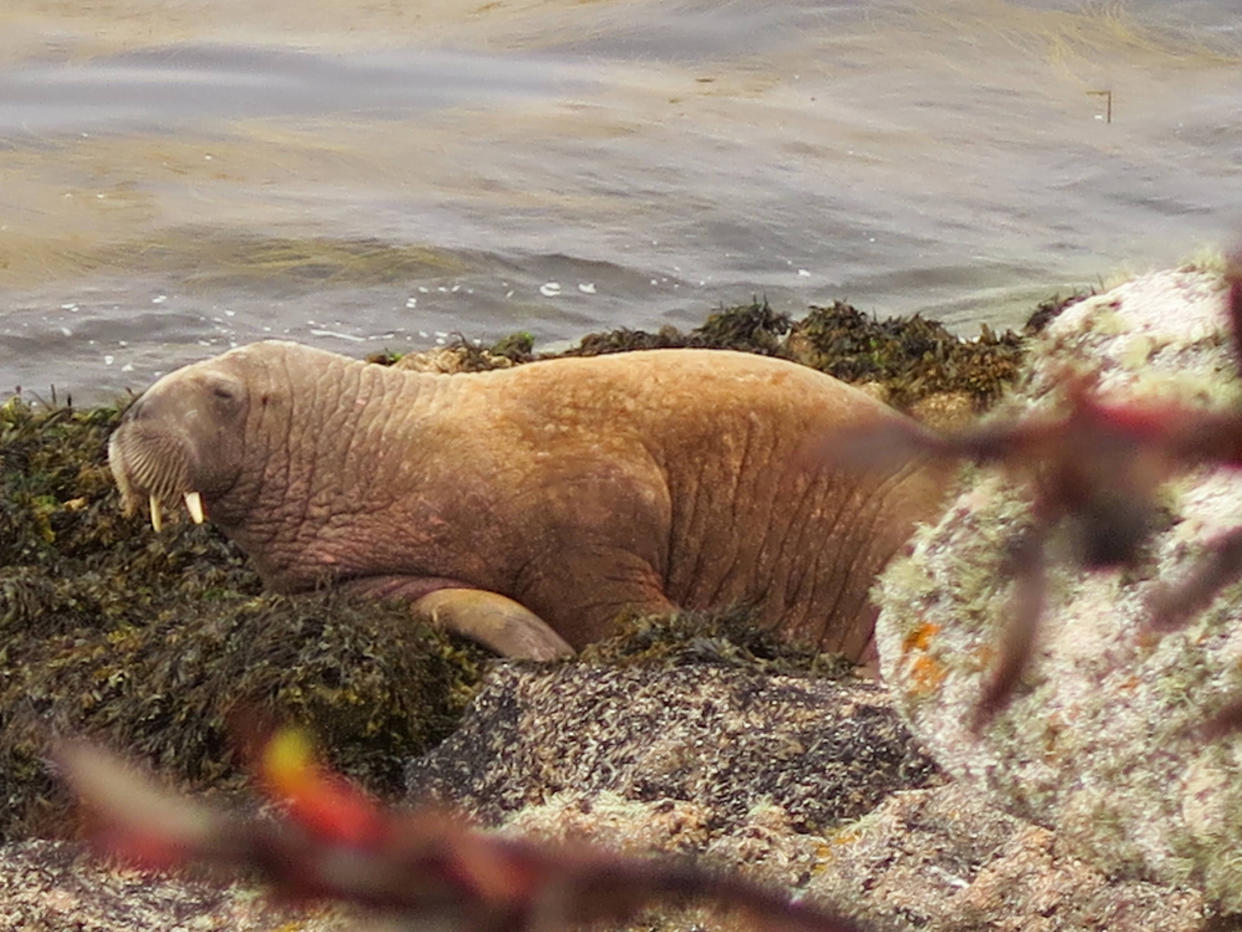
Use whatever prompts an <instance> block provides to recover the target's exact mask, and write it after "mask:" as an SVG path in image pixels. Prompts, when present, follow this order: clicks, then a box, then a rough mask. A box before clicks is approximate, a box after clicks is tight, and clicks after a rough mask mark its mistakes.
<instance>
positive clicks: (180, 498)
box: [108, 354, 250, 531]
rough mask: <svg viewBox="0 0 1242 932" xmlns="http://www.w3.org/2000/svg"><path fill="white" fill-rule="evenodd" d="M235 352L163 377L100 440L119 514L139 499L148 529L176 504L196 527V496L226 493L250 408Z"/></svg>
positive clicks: (236, 469)
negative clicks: (115, 490)
mask: <svg viewBox="0 0 1242 932" xmlns="http://www.w3.org/2000/svg"><path fill="white" fill-rule="evenodd" d="M244 365H245V358H244V356H242V355H241V354H226V355H225V356H221V357H218V358H216V359H210V360H206V361H205V362H201V363H195V364H194V365H190V366H186V367H185V368H182V369H178V370H177V371H175V372H170V373H169V374H168V375H166V376H164V377H163V378H162V379H160V380H159V381H158V382H156V383H155V384H154V385H152V386H151V387H150V388H149V389H147V390H146V391H145V392H144V393H143V394H142V396H141V397H140V398H139V399H138V400H137V401H135V402H134V403H133V404H132V405H130V407H129V409H128V410H127V411H126V412H125V415H124V417H123V418H122V419H121V424H120V426H119V427H118V428H117V429H116V431H115V432H113V434H112V438H111V440H110V441H109V442H108V465H109V466H110V467H111V469H112V475H113V476H114V477H115V478H116V484H117V486H118V487H119V488H120V490H121V498H122V501H123V503H124V506H125V511H126V514H133V512H134V511H135V509H136V508H137V507H138V506H139V503H140V502H142V501H143V500H144V499H145V500H146V501H147V503H148V504H149V507H150V509H151V525H152V526H153V527H154V528H155V529H156V530H157V531H158V530H160V529H161V527H162V526H163V508H164V506H166V505H169V504H173V506H174V507H176V505H177V504H180V503H184V504H185V507H186V509H187V510H188V511H189V514H190V518H191V520H193V521H194V522H195V523H196V524H200V523H202V521H203V519H204V517H205V514H204V509H203V501H204V497H206V498H207V499H208V500H210V499H211V498H212V497H215V496H219V495H222V494H224V493H226V492H227V491H228V490H229V489H230V488H231V487H232V486H233V484H234V483H235V482H236V480H237V477H238V475H239V473H240V471H241V464H242V454H243V449H244V436H245V424H246V417H247V412H248V409H249V406H250V397H249V390H248V387H247V380H246V378H245V377H244V372H243V371H242V367H243V366H244Z"/></svg>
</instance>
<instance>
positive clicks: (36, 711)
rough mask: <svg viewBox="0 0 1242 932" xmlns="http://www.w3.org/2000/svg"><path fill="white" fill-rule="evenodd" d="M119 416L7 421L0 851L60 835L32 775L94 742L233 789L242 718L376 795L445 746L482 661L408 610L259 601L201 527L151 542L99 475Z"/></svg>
mask: <svg viewBox="0 0 1242 932" xmlns="http://www.w3.org/2000/svg"><path fill="white" fill-rule="evenodd" d="M118 417H119V412H118V411H117V409H116V408H111V407H110V408H98V409H94V410H92V411H75V410H73V409H71V408H55V409H52V410H46V409H42V410H38V409H35V408H33V407H31V406H30V405H28V404H26V403H25V402H24V401H22V400H21V399H20V398H14V399H11V400H10V401H8V402H7V403H5V404H4V405H3V406H0V799H3V800H5V801H6V803H7V805H6V806H5V807H3V808H2V809H0V837H5V836H9V835H21V834H27V833H30V832H34V831H40V832H43V833H55V832H56V830H57V829H58V828H61V827H62V822H63V812H64V807H65V805H66V801H65V800H64V798H63V797H62V795H61V791H60V790H59V789H58V788H57V786H56V785H55V783H54V781H53V780H52V779H51V777H50V775H49V773H48V769H47V767H46V765H45V763H44V760H45V758H46V756H47V743H48V740H49V739H50V738H51V737H53V736H55V735H67V734H88V735H91V736H93V737H95V738H96V739H98V740H100V741H103V742H105V743H107V744H110V745H112V746H115V747H119V748H124V749H125V751H126V753H127V754H129V755H131V756H136V757H138V758H139V759H143V760H146V761H147V762H149V763H151V764H152V765H154V766H157V767H158V768H160V769H161V770H166V771H167V772H168V773H169V774H171V775H173V776H175V777H177V778H179V779H180V780H182V781H184V782H186V783H187V784H188V785H190V786H192V787H194V788H197V789H207V788H211V789H215V790H218V791H221V790H222V791H229V790H232V789H236V788H237V787H238V786H239V785H240V783H241V782H242V780H243V779H244V767H243V766H242V765H243V762H242V761H241V760H240V759H239V758H238V757H237V752H236V750H235V748H236V741H235V739H236V737H237V736H236V734H235V733H234V731H235V724H236V719H237V717H238V716H239V715H242V714H251V715H255V716H258V717H259V718H262V719H268V720H272V721H289V722H296V723H299V724H303V725H306V726H308V727H310V728H311V729H313V730H314V731H316V732H317V733H319V734H320V736H321V737H322V739H323V741H324V743H325V745H326V746H327V747H328V748H329V749H330V755H331V761H332V763H333V765H334V766H336V767H338V768H339V769H341V770H342V771H343V772H345V773H348V774H350V775H352V776H353V777H355V778H356V779H358V780H360V781H361V782H362V783H363V784H364V785H366V786H368V787H369V788H371V789H372V790H374V791H376V792H380V793H388V794H398V793H399V792H400V790H401V772H400V771H401V764H402V762H403V761H404V760H405V759H407V758H408V757H409V756H411V755H413V754H417V753H419V752H420V751H422V750H425V749H426V748H427V747H429V746H430V745H431V744H433V743H435V742H436V741H438V740H440V739H441V738H442V737H444V735H446V734H447V733H448V732H449V731H450V730H451V728H452V727H453V724H454V722H455V721H456V719H457V717H458V716H459V715H460V713H461V711H462V710H463V708H464V706H465V704H466V702H467V701H468V699H469V697H470V695H471V694H472V690H473V687H474V686H475V684H476V683H477V681H478V678H479V675H480V666H481V662H482V661H481V658H482V653H481V651H478V650H476V649H474V648H471V647H468V646H463V645H462V644H460V643H459V642H456V641H453V640H450V639H448V638H447V637H445V636H444V635H442V634H439V633H437V632H434V631H431V630H430V629H428V628H426V627H425V626H423V625H421V624H419V623H416V622H415V621H414V619H413V618H412V617H411V616H410V613H409V609H408V607H407V606H405V605H384V604H380V603H363V602H356V601H350V600H347V599H345V598H342V597H340V596H337V595H334V594H332V593H312V594H307V595H304V596H298V597H280V596H275V595H261V594H259V593H260V584H259V580H258V578H257V577H256V576H255V574H254V573H253V572H252V571H251V570H250V569H249V568H248V567H247V566H246V565H245V560H244V557H243V556H242V554H241V553H240V552H239V551H238V550H237V549H236V548H235V547H234V546H233V545H232V544H230V543H229V542H228V541H227V540H226V539H225V538H224V537H223V536H222V535H221V534H220V533H219V532H218V531H216V530H215V529H213V528H212V527H210V526H209V525H204V526H195V525H193V524H191V523H189V522H188V521H184V522H170V525H169V526H168V527H166V528H165V530H164V532H163V534H161V535H158V536H157V535H156V534H154V532H153V531H152V529H151V528H150V526H149V525H147V524H146V522H145V521H144V520H143V519H141V518H139V517H126V516H124V515H123V514H122V512H121V503H120V496H119V494H118V493H117V491H116V489H115V488H114V486H113V485H112V482H111V479H110V476H109V474H108V471H107V466H106V452H105V451H106V447H105V443H106V438H107V435H108V432H109V430H110V429H111V428H112V427H113V426H114V425H115V424H116V422H117V419H118Z"/></svg>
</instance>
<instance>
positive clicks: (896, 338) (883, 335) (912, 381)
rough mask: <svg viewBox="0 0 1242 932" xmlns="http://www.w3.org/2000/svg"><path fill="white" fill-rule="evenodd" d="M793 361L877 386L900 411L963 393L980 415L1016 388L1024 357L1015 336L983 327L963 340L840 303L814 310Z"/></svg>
mask: <svg viewBox="0 0 1242 932" xmlns="http://www.w3.org/2000/svg"><path fill="white" fill-rule="evenodd" d="M789 344H790V346H791V348H792V351H793V358H794V359H796V360H798V361H799V362H801V363H804V364H806V365H809V366H812V367H814V368H816V369H819V370H821V371H823V372H827V373H828V374H829V375H834V376H836V377H837V378H839V379H843V380H845V381H847V382H879V383H881V384H882V385H883V386H884V387H885V388H886V389H887V393H888V400H889V401H890V403H891V404H893V405H894V406H895V407H898V408H908V407H909V406H910V405H911V404H913V403H914V402H915V401H918V400H920V399H922V398H926V397H928V396H930V395H934V394H938V393H943V392H964V393H966V394H968V395H969V396H970V397H971V399H972V401H973V402H974V405H975V408H976V410H982V409H984V408H986V407H987V406H989V405H990V404H992V403H993V402H995V401H996V400H997V399H998V398H999V397H1000V395H1001V393H1002V392H1003V391H1004V390H1005V389H1006V388H1007V387H1008V386H1009V385H1010V384H1011V383H1012V382H1013V380H1014V379H1015V378H1016V377H1017V374H1018V366H1019V365H1020V363H1021V361H1022V355H1023V351H1024V344H1023V339H1022V337H1021V336H1020V335H1018V334H1016V333H1013V332H1012V331H1006V332H1005V333H1003V334H999V335H998V334H996V333H994V332H993V331H992V330H991V329H990V328H988V327H987V326H984V327H983V328H982V330H981V332H980V334H979V337H978V338H977V339H974V340H962V339H960V338H959V337H956V336H954V335H953V334H952V333H950V332H949V331H948V330H946V329H945V327H944V325H942V324H940V323H938V322H937V321H933V320H927V319H925V318H923V317H920V316H919V315H917V314H915V315H914V316H912V317H905V318H900V317H893V318H888V319H885V320H881V319H878V318H876V317H870V316H868V315H866V314H863V313H862V312H861V311H859V310H858V309H857V308H855V307H853V306H852V305H849V304H845V303H844V302H841V301H837V302H834V303H833V304H830V305H826V306H823V307H813V308H811V312H810V313H809V314H807V316H806V317H805V318H803V319H802V320H801V321H799V322H798V323H797V324H795V325H794V327H793V330H792V332H791V334H790V337H789Z"/></svg>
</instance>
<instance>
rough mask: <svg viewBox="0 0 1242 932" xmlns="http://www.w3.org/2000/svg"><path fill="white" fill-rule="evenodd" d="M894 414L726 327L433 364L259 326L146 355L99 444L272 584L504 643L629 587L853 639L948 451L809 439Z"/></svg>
mask: <svg viewBox="0 0 1242 932" xmlns="http://www.w3.org/2000/svg"><path fill="white" fill-rule="evenodd" d="M898 417H900V415H898V414H896V413H895V412H893V411H891V410H890V409H888V408H887V407H885V406H884V405H882V404H880V403H879V402H877V401H875V400H873V399H872V398H870V397H869V396H867V395H865V394H864V393H862V392H860V391H857V390H855V389H853V388H851V387H849V386H847V385H845V384H843V383H841V382H839V381H837V380H835V379H833V378H831V377H830V376H827V375H824V374H822V373H819V372H816V371H814V370H812V369H808V368H805V367H802V366H798V365H795V364H793V363H788V362H784V361H780V360H774V359H770V358H765V357H760V356H753V355H748V354H742V353H732V352H725V351H714V350H653V351H647V352H634V353H625V354H620V355H615V356H603V357H596V358H590V359H572V358H567V359H557V360H550V361H545V362H537V363H532V364H529V365H525V366H519V367H516V368H513V369H505V370H496V371H493V372H484V373H476V374H468V375H467V374H463V375H430V374H419V373H412V372H404V371H398V370H393V369H389V368H385V367H383V366H378V365H370V364H366V363H363V362H360V361H357V360H353V359H349V358H346V357H343V356H338V355H335V354H333V353H328V352H323V351H320V350H316V349H311V348H309V347H304V346H300V345H297V344H293V343H286V342H278V341H269V342H263V343H256V344H252V345H250V346H246V347H242V348H240V349H236V350H233V351H231V352H228V353H225V354H224V355H222V356H218V357H215V358H213V359H209V360H206V361H204V362H200V363H196V364H194V365H190V366H187V367H185V368H183V369H180V370H177V371H176V372H173V373H170V374H169V375H167V376H165V377H164V378H162V379H160V380H159V381H158V382H156V383H155V384H154V385H153V386H152V387H151V388H150V389H148V390H147V392H146V393H144V394H143V396H142V397H141V398H140V399H139V400H138V401H137V402H135V403H134V405H133V406H131V408H130V409H129V411H128V412H127V413H126V415H125V418H124V420H123V422H122V424H121V426H120V427H119V428H118V430H117V432H116V433H115V434H114V436H113V438H112V441H111V444H110V447H109V459H110V462H111V465H112V470H113V472H114V474H115V476H116V478H117V482H118V484H119V486H120V487H121V490H122V492H123V494H124V497H125V500H126V504H127V506H128V507H133V504H134V503H135V502H136V501H138V500H140V499H141V497H148V496H149V498H150V500H151V501H152V503H153V505H152V507H153V514H152V517H153V519H156V520H157V521H158V517H159V510H160V505H161V504H167V503H168V502H169V501H171V500H174V499H176V498H178V497H180V496H183V495H184V496H186V501H187V503H188V504H189V505H190V508H191V513H192V514H196V519H200V518H201V514H202V512H203V511H204V510H205V512H206V515H207V517H209V518H210V519H211V520H212V521H214V522H215V523H216V524H217V525H218V526H219V527H221V528H222V529H223V531H224V532H225V533H226V534H227V535H228V536H229V537H231V538H232V539H233V540H235V541H236V542H237V543H238V544H239V545H240V546H241V548H242V549H243V550H244V551H246V553H248V554H249V555H250V557H251V559H252V560H253V562H254V564H255V566H256V568H257V569H258V571H259V573H260V574H261V576H262V578H263V580H264V583H265V584H266V585H267V586H268V587H269V588H271V589H275V590H278V591H286V592H288V591H296V590H303V589H308V588H312V587H315V586H319V585H323V584H325V583H329V584H336V585H342V586H346V587H348V588H352V589H355V590H358V591H362V592H369V593H374V594H376V595H383V596H400V597H405V598H408V599H409V600H410V601H411V602H413V603H415V605H416V607H418V608H420V609H422V610H425V611H428V612H430V613H432V614H434V615H436V616H437V617H440V618H441V619H442V620H443V621H444V622H445V623H447V624H448V625H449V626H451V627H454V628H457V629H459V630H462V631H464V632H466V633H468V634H471V635H472V636H475V637H478V638H479V639H480V640H483V641H485V642H487V643H489V644H491V645H492V646H493V647H496V648H497V649H499V650H501V651H502V652H505V653H509V654H512V655H519V656H534V657H546V656H555V655H557V654H560V653H565V652H567V651H568V647H573V648H578V647H581V646H583V645H585V644H587V643H588V642H590V641H592V640H595V639H598V638H600V637H603V636H605V635H607V634H608V633H609V632H610V630H611V629H612V628H613V626H614V625H615V623H616V621H617V619H618V617H619V616H622V615H623V614H625V613H627V612H667V611H671V610H673V609H674V608H678V607H680V608H685V609H694V608H712V607H728V606H734V605H750V606H753V607H754V608H755V609H756V610H757V611H758V613H759V614H760V616H761V617H762V618H763V619H764V620H766V621H767V622H768V623H770V624H772V625H775V626H779V628H780V629H781V631H782V632H783V633H784V634H785V635H787V636H788V637H789V638H791V639H794V640H797V641H801V642H805V643H809V644H811V645H814V646H818V647H820V648H822V649H826V650H841V651H844V652H846V653H848V654H850V655H852V656H855V657H861V656H862V655H863V653H864V652H865V649H866V647H867V646H868V644H869V642H870V638H871V627H872V622H873V610H872V608H871V606H870V604H869V601H868V590H869V588H870V586H871V583H872V580H873V578H874V575H875V573H876V571H878V570H879V569H880V568H881V567H882V566H883V565H884V564H885V563H886V562H887V561H888V559H889V558H890V557H891V556H892V555H893V553H894V552H895V551H896V550H897V549H898V548H899V547H900V546H901V545H902V543H903V542H904V541H905V540H906V538H907V537H908V536H909V534H910V532H911V530H912V528H913V525H914V524H915V522H917V521H919V520H923V519H925V518H929V517H931V516H932V515H933V514H935V513H936V511H937V509H938V505H939V502H940V500H941V497H942V494H943V492H944V485H945V483H944V477H943V475H942V473H941V472H939V471H938V468H933V467H927V466H919V465H907V466H905V467H903V468H902V469H901V470H899V471H897V472H890V473H888V474H882V475H881V474H868V473H858V472H848V471H843V470H841V469H839V468H834V467H833V466H832V465H831V464H830V463H828V462H825V458H824V457H815V456H810V455H808V454H807V450H808V449H809V448H811V447H812V446H814V445H815V444H819V445H820V448H821V449H822V445H823V443H824V442H825V441H828V442H830V441H831V438H832V437H833V436H834V435H838V434H840V433H841V432H842V431H843V430H849V429H852V428H854V427H856V426H863V425H872V424H882V423H883V422H884V421H885V419H892V418H898ZM195 493H197V494H195ZM553 632H555V633H553Z"/></svg>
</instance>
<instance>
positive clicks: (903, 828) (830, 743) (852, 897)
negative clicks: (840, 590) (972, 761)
mask: <svg viewBox="0 0 1242 932" xmlns="http://www.w3.org/2000/svg"><path fill="white" fill-rule="evenodd" d="M677 749H679V750H677ZM675 750H676V753H674V751H675ZM687 751H690V752H691V753H687ZM674 760H675V761H676V763H675V764H673V765H672V766H670V762H672V761H674ZM408 773H409V784H410V787H411V791H412V792H413V794H414V796H415V797H416V798H425V797H426V796H428V795H430V796H431V797H432V798H435V799H439V800H441V801H445V802H450V803H454V804H457V805H459V806H462V807H463V808H464V809H465V810H466V811H467V812H468V813H470V814H471V815H472V816H473V817H474V818H475V819H477V820H479V821H481V822H483V823H484V824H487V825H490V826H495V827H498V828H499V830H501V831H504V832H511V833H516V834H521V835H525V836H534V837H539V838H544V839H547V840H552V841H558V842H561V841H571V842H572V841H587V842H590V843H593V844H596V845H602V846H605V847H608V848H610V849H612V850H616V851H620V852H625V853H628V854H635V855H643V854H651V853H657V854H661V855H670V856H676V857H681V858H690V859H694V860H698V861H700V862H701V863H704V864H707V865H711V866H713V867H715V868H718V869H720V870H723V871H728V872H732V873H740V874H742V875H743V876H746V877H748V878H750V879H752V880H754V881H757V882H760V883H764V884H767V885H770V886H773V887H776V888H779V889H785V890H789V891H791V892H793V893H796V894H797V895H798V896H800V897H804V898H806V899H808V900H810V901H813V902H814V901H818V902H821V903H824V904H825V905H827V906H829V907H831V908H833V909H836V910H841V911H843V912H845V913H847V914H850V915H852V916H854V917H855V918H856V919H858V920H860V921H862V922H865V923H867V924H868V927H869V928H877V929H909V928H926V929H935V930H944V932H950V930H971V929H978V930H997V929H1013V930H1019V929H1022V930H1026V929H1036V930H1041V932H1043V930H1046V932H1053V930H1071V929H1111V930H1120V932H1125V930H1135V932H1138V930H1148V929H1156V928H1159V929H1169V930H1186V932H1189V930H1193V929H1198V928H1200V927H1201V924H1202V921H1203V915H1204V913H1203V900H1202V897H1201V895H1200V894H1199V893H1198V892H1197V891H1195V890H1190V889H1175V888H1173V887H1170V886H1163V885H1158V884H1153V883H1146V882H1142V881H1133V880H1130V881H1126V880H1115V879H1113V878H1110V877H1109V876H1108V875H1107V874H1105V873H1104V872H1102V871H1100V870H1098V869H1095V868H1093V867H1091V866H1090V865H1088V864H1086V863H1084V862H1083V861H1081V860H1078V859H1076V858H1074V857H1072V856H1070V855H1068V854H1067V853H1066V852H1065V850H1064V848H1063V846H1061V845H1060V844H1059V843H1058V842H1057V841H1056V839H1055V837H1054V835H1053V833H1051V832H1049V831H1048V830H1046V829H1043V828H1040V827H1038V826H1036V825H1032V824H1031V823H1029V822H1026V821H1024V820H1022V819H1019V818H1016V817H1014V816H1012V815H1008V814H1005V813H1003V812H1001V811H1000V810H998V809H996V808H995V807H993V806H990V805H989V804H988V803H987V802H985V801H984V799H983V798H982V797H981V796H980V795H979V794H977V793H974V792H973V791H971V790H970V789H969V788H967V787H964V786H961V785H957V784H950V785H947V786H940V785H938V784H939V783H940V778H939V777H938V776H936V775H935V774H933V773H931V772H930V771H929V770H928V769H927V762H926V759H925V758H924V757H923V755H922V752H921V751H920V750H919V749H918V747H917V745H916V744H914V743H913V742H912V741H911V740H910V738H909V737H908V736H906V735H905V734H904V733H903V732H902V729H901V728H900V726H899V723H898V721H897V718H896V715H895V713H894V711H893V709H892V708H891V705H890V699H889V696H888V693H887V691H885V690H883V689H881V688H879V687H877V686H875V685H873V684H869V683H863V682H859V681H853V680H845V681H831V680H824V679H816V678H810V677H796V676H787V675H775V676H765V675H757V674H756V673H755V672H753V671H750V670H744V669H721V668H716V667H710V666H708V667H699V666H695V667H688V668H673V669H665V668H660V667H654V666H644V667H637V668H619V669H618V668H596V669H592V668H590V667H587V666H575V665H567V666H562V667H559V668H556V669H552V670H548V669H539V668H523V667H518V666H507V667H505V668H501V669H499V670H497V671H495V672H494V673H493V675H492V676H490V677H489V679H488V680H487V682H486V683H485V686H484V688H483V690H482V692H481V693H480V694H479V696H478V697H477V698H476V701H475V703H474V704H473V705H472V706H471V708H470V709H469V710H468V711H467V713H466V716H465V719H464V720H463V722H462V725H461V727H460V728H459V730H458V731H457V732H456V733H455V734H454V735H453V736H452V737H451V738H449V739H448V740H447V741H446V742H444V744H442V745H441V746H440V747H439V748H437V749H436V750H435V751H433V752H432V753H431V754H430V755H428V756H426V757H424V758H422V759H421V760H419V761H415V762H413V763H412V764H411V766H410V768H409V771H408ZM915 786H920V787H922V788H919V789H910V787H915ZM877 803H878V805H877ZM630 928H632V929H644V930H648V929H662V930H682V929H686V930H690V929H734V928H738V929H740V928H745V927H744V926H741V925H731V924H729V922H728V921H727V919H726V918H722V917H721V916H719V915H717V914H716V913H714V912H713V911H712V910H710V909H709V908H707V907H703V906H699V907H694V908H685V909H675V910H672V911H667V912H657V911H654V910H653V911H652V912H651V913H650V914H648V915H647V916H645V917H644V918H643V920H642V921H641V922H636V923H635V924H634V925H632V926H631V927H630Z"/></svg>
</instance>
